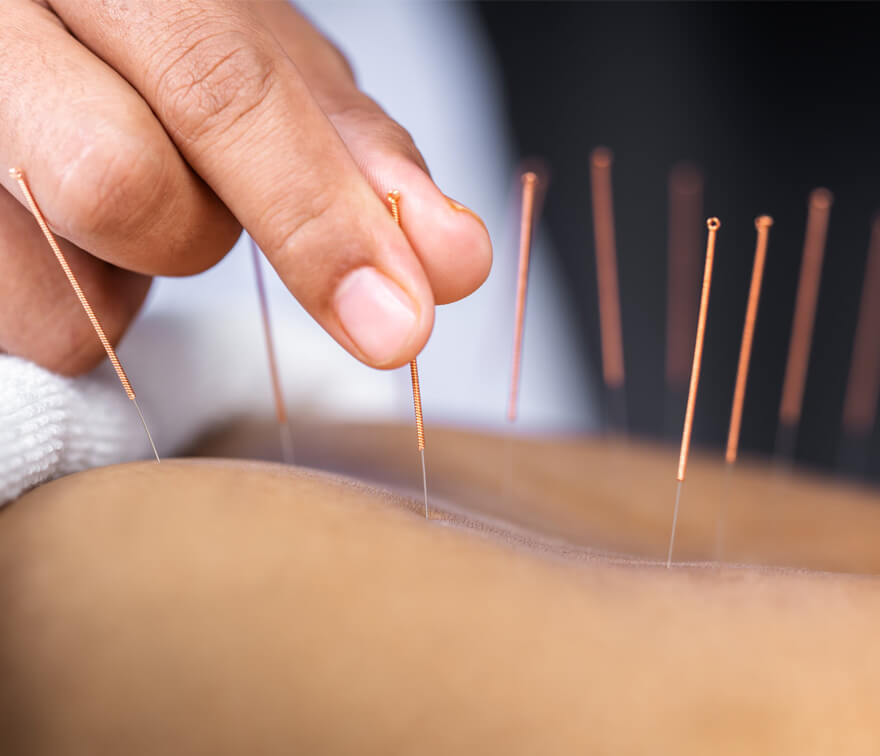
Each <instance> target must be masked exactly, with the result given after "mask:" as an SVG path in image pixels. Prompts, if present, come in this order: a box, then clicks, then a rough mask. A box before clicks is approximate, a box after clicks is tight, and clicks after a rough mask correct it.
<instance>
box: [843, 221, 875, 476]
mask: <svg viewBox="0 0 880 756" xmlns="http://www.w3.org/2000/svg"><path fill="white" fill-rule="evenodd" d="M878 323H880V215H877V216H875V217H874V221H873V223H872V224H871V238H870V242H869V246H868V259H867V262H866V263H865V275H864V283H863V284H862V295H861V301H860V303H859V319H858V322H857V324H856V333H855V340H854V343H853V352H852V359H851V362H850V368H849V377H848V378H847V386H846V394H845V397H846V398H845V399H844V402H843V418H842V430H843V437H842V439H841V441H842V443H841V448H840V451H839V453H838V465H839V467H842V468H844V469H846V470H849V471H851V472H855V473H863V472H864V470H865V466H866V462H867V456H868V444H869V440H870V435H871V431H872V430H873V428H874V420H875V417H876V414H877V395H878V390H880V339H878V338H877V324H878Z"/></svg>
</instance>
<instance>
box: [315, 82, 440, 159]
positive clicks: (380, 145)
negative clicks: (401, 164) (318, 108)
mask: <svg viewBox="0 0 880 756" xmlns="http://www.w3.org/2000/svg"><path fill="white" fill-rule="evenodd" d="M332 118H333V120H334V121H335V122H337V123H341V124H344V126H345V127H346V128H345V131H350V130H354V131H357V132H360V133H364V134H369V135H370V137H371V140H372V145H373V147H374V148H375V149H378V150H384V151H385V152H387V153H389V154H396V155H402V156H403V157H405V158H408V159H409V160H411V161H413V162H415V163H416V164H418V165H420V166H421V167H422V168H423V169H424V170H425V171H427V166H426V164H425V159H424V157H423V156H422V153H421V152H420V151H419V148H418V147H416V143H415V140H414V139H413V137H412V134H410V132H409V131H407V130H406V129H405V128H404V127H403V126H401V125H400V124H399V123H398V122H397V121H395V120H394V119H392V118H389V117H388V115H387V114H386V113H385V111H384V110H382V108H380V107H379V105H377V104H376V103H375V102H374V101H373V100H371V99H370V98H369V97H367V96H366V95H360V96H359V97H357V98H355V99H354V100H353V101H350V102H348V103H346V104H345V105H344V106H343V107H341V108H339V109H337V110H335V111H334V112H333V114H332Z"/></svg>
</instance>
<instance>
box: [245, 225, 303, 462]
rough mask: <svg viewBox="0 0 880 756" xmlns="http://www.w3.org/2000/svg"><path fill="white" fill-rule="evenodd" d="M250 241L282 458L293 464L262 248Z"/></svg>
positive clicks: (291, 436)
mask: <svg viewBox="0 0 880 756" xmlns="http://www.w3.org/2000/svg"><path fill="white" fill-rule="evenodd" d="M250 242H251V257H252V259H253V262H254V277H255V278H256V282H257V297H258V299H259V301H260V315H261V317H262V319H263V335H264V336H265V339H266V356H267V358H268V360H269V377H270V378H271V380H272V394H273V395H274V398H275V417H276V418H277V420H278V432H279V435H280V438H281V458H282V460H283V461H284V462H285V463H286V464H288V465H292V464H293V434H292V433H291V430H290V422H289V420H288V417H287V407H286V405H285V403H284V393H283V391H282V390H281V375H280V372H279V370H278V361H277V359H276V357H275V340H274V339H273V338H272V321H271V319H270V318H269V301H268V298H267V296H266V285H265V283H264V282H263V266H262V264H261V262H260V250H259V248H258V247H257V244H256V242H255V241H254V240H253V239H251V240H250Z"/></svg>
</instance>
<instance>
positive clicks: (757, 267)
mask: <svg viewBox="0 0 880 756" xmlns="http://www.w3.org/2000/svg"><path fill="white" fill-rule="evenodd" d="M772 225H773V218H771V217H770V216H769V215H762V216H760V217H758V218H755V228H756V229H757V230H758V238H757V241H756V242H755V261H754V264H753V265H752V283H751V284H750V286H749V299H748V303H747V304H746V319H745V323H744V324H743V334H742V341H741V342H740V347H739V364H738V365H737V368H736V385H735V388H734V390H733V405H732V407H731V409H730V427H729V429H728V432H727V451H726V453H725V456H724V459H725V465H724V466H725V468H726V469H725V472H724V481H723V483H722V487H721V499H720V501H719V503H718V520H717V522H716V523H715V558H716V561H718V562H719V563H720V562H721V554H722V550H723V548H724V528H725V521H726V518H727V499H728V494H729V491H728V489H729V487H730V485H731V483H730V477H731V470H732V469H733V465H734V463H735V462H736V455H737V451H738V448H739V432H740V428H741V427H742V413H743V406H744V404H745V399H746V384H747V382H748V378H749V362H750V361H751V357H752V341H753V339H754V335H755V321H756V320H757V318H758V303H759V301H760V298H761V281H762V279H763V277H764V261H765V260H766V258H767V240H768V237H769V235H770V226H772Z"/></svg>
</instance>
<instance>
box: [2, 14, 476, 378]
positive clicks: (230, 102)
mask: <svg viewBox="0 0 880 756" xmlns="http://www.w3.org/2000/svg"><path fill="white" fill-rule="evenodd" d="M403 64H404V63H403V62H402V65H403ZM394 75H395V72H394V71H389V76H394ZM0 164H2V165H3V166H5V167H7V168H12V167H18V168H21V169H22V170H23V171H24V172H25V174H26V176H27V179H28V180H29V182H30V185H31V188H32V190H33V192H34V194H35V196H36V199H37V202H38V203H39V204H40V205H41V207H42V210H43V212H44V213H45V215H46V216H47V219H48V222H49V225H50V226H51V227H52V229H53V230H54V231H55V232H56V233H57V234H58V235H59V236H60V237H62V239H63V240H64V241H62V248H63V250H64V252H65V254H66V255H67V256H68V258H69V260H70V263H71V267H72V268H73V269H74V271H75V272H76V274H77V275H78V277H79V278H80V281H81V283H82V285H83V288H84V290H85V292H86V295H87V296H88V297H89V298H90V299H91V300H92V303H93V305H94V307H95V309H96V311H97V313H98V315H99V317H100V318H101V320H102V322H103V324H104V327H105V330H106V331H107V333H108V335H109V336H110V337H111V340H113V341H117V340H118V339H119V338H121V336H122V334H123V333H124V331H125V328H126V326H127V325H128V324H129V323H130V322H131V320H132V318H133V317H134V315H135V314H136V312H137V310H138V309H139V307H140V305H141V304H142V302H143V299H144V297H145V296H146V292H147V289H148V287H149V277H150V276H153V275H189V274H193V273H197V272H200V271H202V270H205V269H206V268H209V267H210V266H211V265H213V264H215V263H216V262H217V261H218V260H220V259H221V258H222V257H223V256H224V255H225V254H226V252H227V251H228V250H229V249H230V248H231V246H232V245H233V243H234V242H235V240H236V239H237V238H238V235H239V233H240V231H241V226H244V228H245V229H246V230H247V231H248V232H249V233H250V234H251V235H252V236H253V237H254V239H255V240H256V241H257V243H258V244H259V245H260V247H261V248H262V249H263V250H264V252H265V253H266V255H267V257H268V258H269V260H270V262H271V263H272V265H273V266H274V267H275V269H276V270H277V271H278V273H279V275H280V276H281V278H282V279H283V280H284V281H285V283H286V284H287V286H288V288H289V289H290V290H291V292H292V293H293V295H294V296H295V297H296V298H297V299H298V300H299V301H300V303H301V304H302V305H303V306H304V307H305V308H306V310H308V311H309V312H310V313H311V314H312V315H313V316H314V317H315V319H316V320H317V321H318V322H319V323H320V324H321V325H322V326H323V327H324V328H325V329H326V330H327V331H328V332H329V333H330V335H331V336H333V337H334V338H335V339H336V340H337V341H339V343H340V344H342V346H344V347H345V348H346V349H348V350H349V351H350V352H351V353H352V354H353V355H354V356H356V357H358V358H359V359H361V360H362V361H364V362H366V363H367V364H370V365H373V366H375V367H382V368H390V367H397V366H399V365H402V364H405V363H406V362H408V361H409V360H410V359H412V358H413V357H414V356H415V355H416V354H417V353H418V352H419V350H420V349H421V347H422V346H423V345H424V343H425V341H426V340H427V338H428V336H429V334H430V331H431V327H432V323H433V311H434V305H435V304H442V303H446V302H451V301H454V300H456V299H460V298H461V297H464V296H466V295H467V294H469V293H470V292H472V291H473V290H474V289H475V288H477V287H478V286H479V285H480V283H482V281H483V280H484V279H485V277H486V275H487V274H488V271H489V267H490V264H491V244H490V241H489V237H488V234H487V232H486V229H485V226H484V225H483V224H482V221H480V219H479V218H478V217H477V216H476V215H475V214H474V213H472V212H471V211H469V210H468V209H467V208H464V207H463V206H461V205H460V204H459V203H457V202H455V201H454V200H450V199H449V198H448V197H446V196H445V195H444V194H443V193H442V192H441V191H440V189H438V188H437V187H436V186H435V184H434V183H433V181H432V180H431V178H430V176H429V174H428V172H427V168H426V166H425V164H424V161H423V159H422V157H421V155H420V154H419V152H418V150H417V149H416V147H415V145H414V144H413V142H412V140H411V138H410V136H409V134H407V132H406V131H405V130H404V129H403V128H402V127H401V126H400V125H399V124H397V123H396V122H394V121H393V120H391V119H390V118H388V117H387V116H386V115H385V113H384V112H382V110H381V109H380V108H379V107H378V105H377V104H376V103H375V102H373V101H372V100H371V99H370V98H369V97H368V96H366V95H365V94H363V93H362V92H361V91H360V90H359V89H358V87H357V85H356V83H355V81H354V77H353V75H352V72H351V69H350V68H349V66H348V64H347V62H346V61H345V59H344V58H343V56H342V55H341V54H340V53H339V52H338V51H337V50H336V49H335V48H334V47H333V46H332V45H331V44H330V43H329V42H328V41H327V40H326V39H325V38H324V37H323V36H322V35H321V34H320V33H319V32H318V31H317V30H316V29H314V27H312V26H311V24H310V23H309V22H308V21H307V19H305V18H304V17H303V16H302V15H301V14H299V13H298V12H297V11H296V10H294V9H293V8H291V7H290V6H289V5H288V4H287V3H285V2H239V1H238V0H188V2H186V3H180V2H177V1H176V0H126V1H125V2H122V0H52V2H51V3H49V2H40V1H39V0H4V2H3V3H2V5H0ZM0 185H2V187H3V189H0V351H7V352H9V353H12V354H16V355H19V356H23V357H26V358H28V359H31V360H33V361H34V362H37V363H39V364H41V365H43V366H45V367H48V368H50V369H52V370H55V371H57V372H61V373H66V374H75V373H79V372H83V371H85V370H87V369H89V368H90V367H92V366H94V365H95V364H96V363H97V362H98V361H100V360H101V359H102V358H103V351H102V349H101V345H100V343H99V342H98V340H97V339H96V338H95V335H94V333H93V332H92V331H91V327H90V325H89V322H88V320H87V319H86V318H85V317H84V315H83V314H82V313H81V312H80V311H79V309H78V308H79V304H78V302H77V300H76V298H75V296H74V295H73V292H72V291H70V290H69V289H68V288H67V283H66V280H65V279H64V277H63V275H62V273H61V271H60V269H57V268H53V267H52V266H53V264H54V261H53V259H52V255H51V252H50V251H49V249H48V247H47V245H46V242H45V239H43V237H42V235H41V234H40V231H39V229H38V227H37V225H36V223H35V222H34V221H33V219H32V218H31V217H30V216H29V214H28V211H27V210H26V208H25V206H24V198H23V197H22V196H21V192H20V190H19V188H18V187H17V186H16V184H15V181H14V179H13V178H12V177H11V176H9V175H7V172H6V170H2V171H0ZM392 189H397V190H399V191H400V192H401V197H402V200H401V218H402V229H401V228H398V227H397V226H396V224H395V223H394V221H393V220H392V219H391V217H390V214H389V212H388V207H387V204H386V203H385V200H384V198H385V196H386V194H387V192H388V191H390V190H392Z"/></svg>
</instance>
